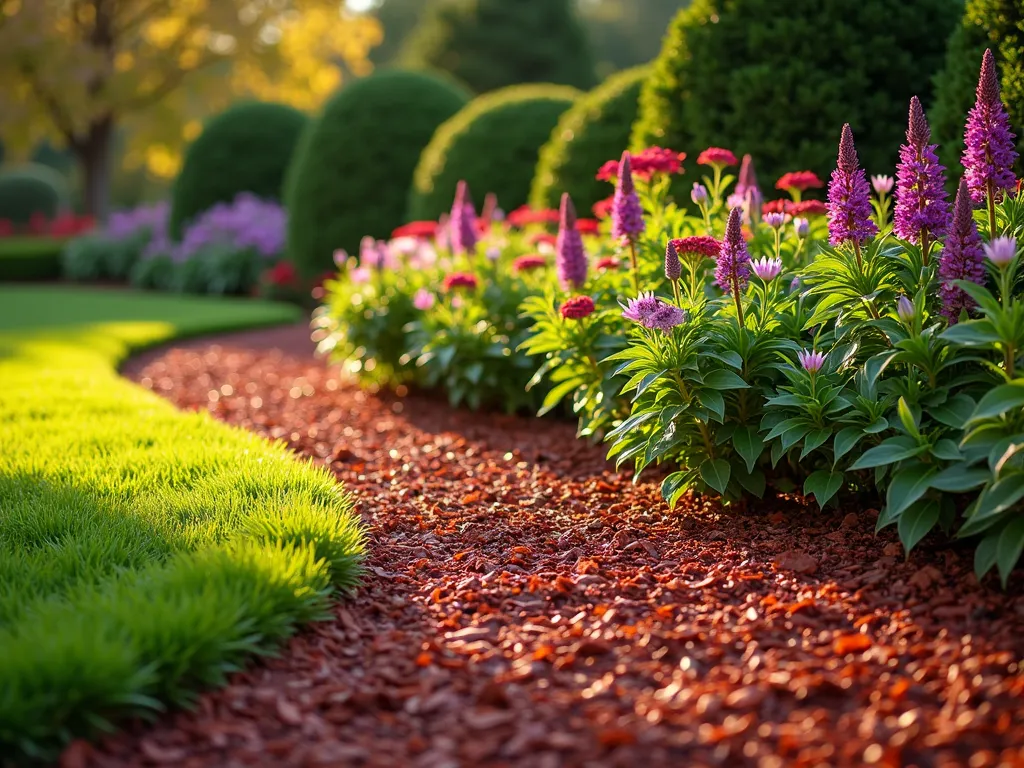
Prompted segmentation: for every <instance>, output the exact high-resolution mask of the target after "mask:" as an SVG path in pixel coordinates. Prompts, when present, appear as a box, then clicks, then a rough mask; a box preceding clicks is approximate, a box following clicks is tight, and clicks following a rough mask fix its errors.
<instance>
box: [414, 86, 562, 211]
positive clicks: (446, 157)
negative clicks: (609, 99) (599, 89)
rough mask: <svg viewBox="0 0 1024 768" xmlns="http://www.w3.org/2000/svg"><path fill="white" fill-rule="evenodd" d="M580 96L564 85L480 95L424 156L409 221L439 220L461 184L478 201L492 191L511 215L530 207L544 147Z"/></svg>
mask: <svg viewBox="0 0 1024 768" xmlns="http://www.w3.org/2000/svg"><path fill="white" fill-rule="evenodd" d="M577 96H579V92H578V91H577V90H575V89H574V88H569V87H567V86H560V85H517V86H512V87H510V88H503V89H502V90H500V91H495V92H494V93H489V94H487V95H486V96H480V97H479V98H477V99H475V100H474V101H472V102H471V103H470V104H469V105H468V106H466V108H465V109H463V110H462V111H461V112H459V113H458V114H457V115H455V117H453V118H452V119H451V120H449V121H448V122H446V123H444V124H443V125H442V126H441V127H440V128H438V129H437V132H436V133H435V134H434V138H432V139H431V140H430V144H429V145H428V146H427V148H426V149H425V150H423V155H422V157H420V163H419V165H418V166H417V167H416V174H415V176H414V177H413V186H412V189H411V190H410V192H409V218H410V219H414V220H419V219H437V218H438V217H439V216H440V215H441V214H442V213H444V212H445V211H447V210H448V209H450V208H451V205H452V199H453V198H454V197H455V187H456V185H457V184H458V183H459V181H460V180H465V181H466V182H467V183H468V184H469V188H470V190H471V191H472V192H473V193H475V194H476V196H477V197H478V198H479V199H478V200H477V202H478V203H479V202H480V201H481V200H482V199H483V196H484V194H486V193H487V192H493V193H495V194H496V195H497V197H498V203H499V204H500V205H501V206H502V207H503V208H504V209H505V210H506V211H508V210H512V209H513V208H517V207H519V206H520V205H523V204H524V203H526V201H527V199H528V197H529V195H530V182H531V181H532V180H533V171H534V169H535V168H536V167H537V156H538V154H539V152H540V148H541V146H543V144H544V142H546V141H547V140H548V138H550V136H551V131H552V130H554V127H555V124H556V123H557V122H558V118H559V117H561V116H562V114H563V113H564V112H565V111H566V110H567V109H569V107H571V106H572V103H573V101H574V100H575V99H576V97H577Z"/></svg>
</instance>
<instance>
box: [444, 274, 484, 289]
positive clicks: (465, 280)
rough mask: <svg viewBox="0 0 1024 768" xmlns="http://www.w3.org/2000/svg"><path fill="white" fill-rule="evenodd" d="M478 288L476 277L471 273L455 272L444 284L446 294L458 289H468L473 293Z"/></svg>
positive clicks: (446, 278)
mask: <svg viewBox="0 0 1024 768" xmlns="http://www.w3.org/2000/svg"><path fill="white" fill-rule="evenodd" d="M476 286H477V279H476V275H474V274H472V273H470V272H453V273H452V274H450V275H448V276H447V277H445V279H444V282H443V283H442V287H443V288H444V290H445V293H449V292H451V291H453V290H455V289H456V288H468V289H469V290H471V291H472V290H476Z"/></svg>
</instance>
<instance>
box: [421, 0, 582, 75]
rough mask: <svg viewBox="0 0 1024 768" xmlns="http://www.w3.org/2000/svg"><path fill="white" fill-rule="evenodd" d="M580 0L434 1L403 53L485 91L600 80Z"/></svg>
mask: <svg viewBox="0 0 1024 768" xmlns="http://www.w3.org/2000/svg"><path fill="white" fill-rule="evenodd" d="M575 5H576V4H575V3H574V2H572V0H433V2H431V3H430V4H429V5H428V6H427V7H426V9H425V10H424V12H423V15H422V17H421V21H420V23H419V26H418V27H417V29H416V31H415V32H414V33H413V35H412V37H411V38H410V39H409V41H408V43H407V45H406V48H405V51H404V53H403V59H404V60H405V61H406V62H407V63H408V64H409V65H410V66H415V67H427V68H430V69H436V70H441V71H445V72H450V73H451V74H452V75H454V76H455V77H456V78H457V79H458V80H459V81H460V82H464V83H466V84H467V85H468V86H469V87H470V88H472V89H473V90H474V91H476V92H477V93H484V92H486V91H493V90H495V89H497V88H504V87H506V86H510V85H516V84H520V83H558V84H561V85H571V86H574V87H577V88H590V87H591V86H592V85H593V84H594V60H593V57H592V54H591V50H590V44H589V42H588V40H587V33H586V30H585V29H584V28H583V25H582V24H581V23H580V20H579V18H578V16H577V14H576V8H575Z"/></svg>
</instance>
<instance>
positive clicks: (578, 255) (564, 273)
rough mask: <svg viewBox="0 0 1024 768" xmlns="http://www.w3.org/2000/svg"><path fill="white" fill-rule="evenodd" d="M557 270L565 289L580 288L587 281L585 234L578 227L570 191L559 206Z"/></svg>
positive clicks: (556, 251) (560, 282)
mask: <svg viewBox="0 0 1024 768" xmlns="http://www.w3.org/2000/svg"><path fill="white" fill-rule="evenodd" d="M555 270H556V272H557V273H558V282H559V284H560V285H561V286H562V288H563V289H564V290H569V289H570V288H580V287H582V285H583V284H584V283H585V282H586V281H587V254H586V253H585V252H584V250H583V236H582V235H580V233H579V231H578V230H577V229H576V208H575V206H574V205H573V204H572V199H571V198H570V197H569V193H568V192H566V193H564V194H563V195H562V204H561V206H559V223H558V237H557V238H556V240H555Z"/></svg>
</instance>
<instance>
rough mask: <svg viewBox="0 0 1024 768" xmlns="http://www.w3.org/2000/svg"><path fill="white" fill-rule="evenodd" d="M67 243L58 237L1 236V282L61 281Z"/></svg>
mask: <svg viewBox="0 0 1024 768" xmlns="http://www.w3.org/2000/svg"><path fill="white" fill-rule="evenodd" d="M65 242H66V241H65V240H64V238H56V237H0V280H55V279H57V278H58V277H60V254H61V251H63V250H64V243H65Z"/></svg>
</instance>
